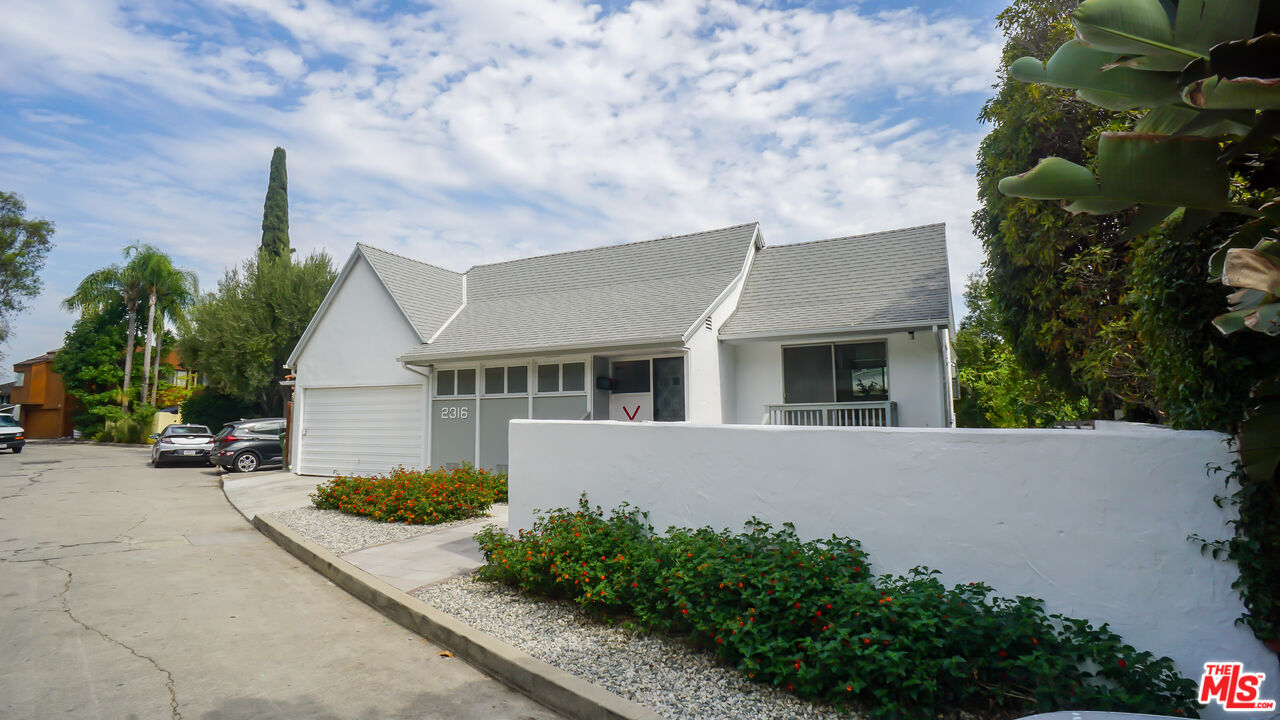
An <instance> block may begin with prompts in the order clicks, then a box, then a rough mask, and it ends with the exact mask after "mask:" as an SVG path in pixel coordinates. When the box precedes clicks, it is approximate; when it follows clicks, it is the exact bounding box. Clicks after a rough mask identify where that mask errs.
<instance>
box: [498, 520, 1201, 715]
mask: <svg viewBox="0 0 1280 720" xmlns="http://www.w3.org/2000/svg"><path fill="white" fill-rule="evenodd" d="M476 539H477V541H478V542H479V543H480V545H481V547H482V549H483V550H484V554H485V558H486V560H487V563H486V564H485V565H484V566H483V567H481V569H480V571H479V577H480V578H481V579H483V580H490V581H497V582H501V583H505V584H508V585H512V586H515V587H518V588H519V589H521V590H523V591H525V592H528V593H532V594H535V595H539V596H543V597H548V598H565V599H569V600H572V601H574V602H577V603H578V604H580V605H582V606H585V607H587V608H592V609H594V610H596V611H598V612H600V613H602V614H608V615H614V616H616V615H624V616H631V617H633V618H634V619H635V621H636V622H637V623H638V624H640V625H641V626H643V627H647V628H651V629H655V630H659V631H667V632H671V633H674V634H677V635H686V636H687V637H688V638H689V639H690V640H691V641H692V642H694V643H695V644H697V645H700V646H704V647H706V648H709V649H711V650H713V651H714V652H715V653H717V654H718V655H719V656H720V657H721V658H722V659H723V660H724V661H725V662H727V663H729V664H730V665H732V666H735V667H737V668H739V669H740V670H741V671H743V672H744V673H746V674H747V676H748V677H750V678H751V679H753V680H755V681H756V682H761V683H768V684H771V685H775V686H778V687H781V688H785V689H787V690H789V691H791V692H793V693H795V694H796V695H799V696H800V697H803V698H808V699H813V700H820V701H826V702H834V703H837V704H846V703H847V704H851V705H854V706H857V707H860V708H862V709H863V710H864V711H866V712H867V713H868V714H869V715H871V716H872V717H877V718H937V717H939V716H949V715H951V714H953V713H954V712H955V711H958V710H967V711H969V712H974V713H977V714H979V715H981V716H984V717H985V716H991V715H995V714H999V715H1005V714H1006V713H1010V714H1012V713H1020V712H1033V711H1041V712H1046V711H1052V710H1062V709H1089V710H1116V711H1129V712H1140V713H1163V714H1172V715H1180V716H1189V717H1195V716H1196V704H1195V702H1194V700H1195V697H1194V693H1195V689H1196V688H1195V684H1194V683H1193V682H1191V681H1190V680H1188V679H1186V678H1184V677H1182V676H1180V675H1179V674H1178V673H1177V671H1176V670H1175V669H1174V665H1173V661H1172V660H1170V659H1169V658H1167V657H1161V658H1157V657H1155V656H1154V655H1152V654H1151V653H1149V652H1142V651H1139V650H1136V649H1135V648H1133V647H1130V646H1129V645H1126V644H1124V642H1123V640H1122V639H1121V638H1120V637H1119V636H1118V635H1116V634H1115V633H1113V632H1111V631H1110V630H1109V629H1108V628H1107V626H1106V625H1103V626H1102V627H1093V626H1092V625H1091V624H1090V623H1088V622H1086V621H1084V620H1078V619H1074V618H1069V617H1064V616H1061V615H1049V614H1046V612H1045V610H1044V607H1043V603H1042V601H1040V600H1037V599H1034V598H1029V597H1018V598H1016V599H1008V598H1001V597H996V596H994V595H993V594H992V588H990V587H988V586H986V585H984V584H982V583H967V584H961V585H956V586H955V587H950V588H949V587H946V586H944V585H943V584H942V583H941V582H940V581H939V580H938V579H937V578H936V577H935V576H936V575H937V572H936V571H931V570H928V569H925V568H916V569H914V570H913V571H912V572H910V573H908V574H907V575H903V576H890V575H880V576H877V575H875V574H873V573H872V570H871V564H870V561H869V558H868V556H867V553H866V552H864V551H863V550H862V548H861V547H860V545H859V543H858V541H857V540H853V539H850V538H842V537H834V536H833V537H831V538H830V539H827V540H818V541H809V542H804V541H801V540H800V539H799V538H798V537H797V536H796V534H795V531H794V530H793V528H792V527H791V526H790V525H789V524H788V525H785V526H784V527H783V528H782V529H781V530H775V529H773V528H772V527H770V526H769V525H766V524H763V523H760V522H756V521H754V520H753V521H752V523H750V524H749V525H748V529H747V531H745V532H742V533H736V534H734V533H729V532H727V531H725V532H716V531H713V530H711V529H709V528H704V529H700V530H691V529H683V528H672V529H670V530H668V531H667V533H666V534H664V535H657V534H655V533H654V532H653V528H652V527H651V526H649V524H648V522H647V516H646V514H645V513H642V512H640V511H638V510H636V509H634V508H630V507H628V506H626V505H623V506H622V507H619V508H618V509H616V510H614V511H613V512H612V513H610V514H608V515H606V514H605V513H604V512H603V511H602V510H601V509H600V508H596V509H595V510H592V509H591V508H590V507H589V506H588V504H587V501H586V498H585V496H584V497H583V499H582V500H581V501H580V505H579V508H578V510H576V511H570V510H565V509H557V510H552V511H550V512H548V513H546V514H544V515H542V516H540V517H539V519H538V520H537V522H536V524H535V525H534V527H533V529H532V530H527V531H526V530H521V531H520V532H519V533H518V534H517V535H516V536H512V535H509V534H507V533H505V532H503V531H502V530H500V529H498V528H495V527H492V526H491V527H488V528H486V529H485V530H483V531H482V532H480V533H478V534H477V535H476Z"/></svg>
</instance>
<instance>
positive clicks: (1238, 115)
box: [1133, 104, 1257, 137]
mask: <svg viewBox="0 0 1280 720" xmlns="http://www.w3.org/2000/svg"><path fill="white" fill-rule="evenodd" d="M1256 119H1257V118H1256V116H1255V115H1254V114H1253V113H1251V112H1245V111H1233V110H1197V109H1195V108H1192V107H1187V106H1186V105H1182V104H1178V105H1161V106H1160V107H1157V108H1152V109H1151V111H1150V112H1148V113H1147V114H1146V115H1144V116H1142V119H1140V120H1138V123H1137V124H1136V125H1134V126H1133V131H1134V132H1138V133H1148V134H1151V135H1196V136H1199V137H1219V136H1222V135H1239V136H1244V135H1247V134H1248V133H1249V130H1250V127H1251V124H1252V123H1254V122H1255V121H1256Z"/></svg>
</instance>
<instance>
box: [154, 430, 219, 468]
mask: <svg viewBox="0 0 1280 720" xmlns="http://www.w3.org/2000/svg"><path fill="white" fill-rule="evenodd" d="M151 439H152V440H155V441H156V442H155V444H154V445H152V446H151V464H152V465H154V466H156V467H160V466H161V465H163V464H164V463H166V462H171V461H177V460H184V461H187V462H191V461H197V462H201V463H207V462H209V453H210V451H212V450H213V433H211V432H209V428H207V427H205V426H204V425H170V426H169V427H166V428H165V429H164V430H161V431H160V432H159V433H152V435H151Z"/></svg>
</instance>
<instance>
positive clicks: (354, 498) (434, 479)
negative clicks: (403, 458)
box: [311, 465, 507, 525]
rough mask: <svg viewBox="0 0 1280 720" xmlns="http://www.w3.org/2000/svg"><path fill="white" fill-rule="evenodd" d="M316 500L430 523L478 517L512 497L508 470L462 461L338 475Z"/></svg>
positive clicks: (379, 516)
mask: <svg viewBox="0 0 1280 720" xmlns="http://www.w3.org/2000/svg"><path fill="white" fill-rule="evenodd" d="M311 501H312V503H314V504H315V506H316V507H318V508H320V509H322V510H341V511H342V512H346V513H351V514H353V515H364V516H366V517H371V518H373V519H374V520H382V521H384V522H403V523H408V524H430V525H434V524H437V523H442V522H448V521H450V520H461V519H464V518H471V517H479V516H481V515H484V514H486V513H487V512H488V511H489V508H490V506H492V505H493V503H495V502H506V501H507V474H506V473H491V472H489V471H487V470H483V469H477V468H473V467H471V466H470V465H463V466H462V467H460V468H458V469H456V470H426V471H422V470H406V469H404V468H396V469H395V470H392V471H391V472H390V473H388V474H386V475H374V476H372V477H360V476H352V477H345V476H341V475H340V476H338V477H335V478H334V479H332V480H330V481H328V482H325V483H321V484H320V485H319V486H317V487H316V491H315V492H314V493H313V494H312V495H311Z"/></svg>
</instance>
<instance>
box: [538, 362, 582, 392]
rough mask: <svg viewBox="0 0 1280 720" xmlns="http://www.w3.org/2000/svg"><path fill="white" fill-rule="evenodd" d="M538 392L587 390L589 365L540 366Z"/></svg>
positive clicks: (576, 363) (578, 363)
mask: <svg viewBox="0 0 1280 720" xmlns="http://www.w3.org/2000/svg"><path fill="white" fill-rule="evenodd" d="M537 377H538V392H539V393H557V392H583V391H584V390H586V378H587V364H586V363H580V362H575V363H564V364H563V365H558V364H554V363H553V364H550V365H538V368H537Z"/></svg>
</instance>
